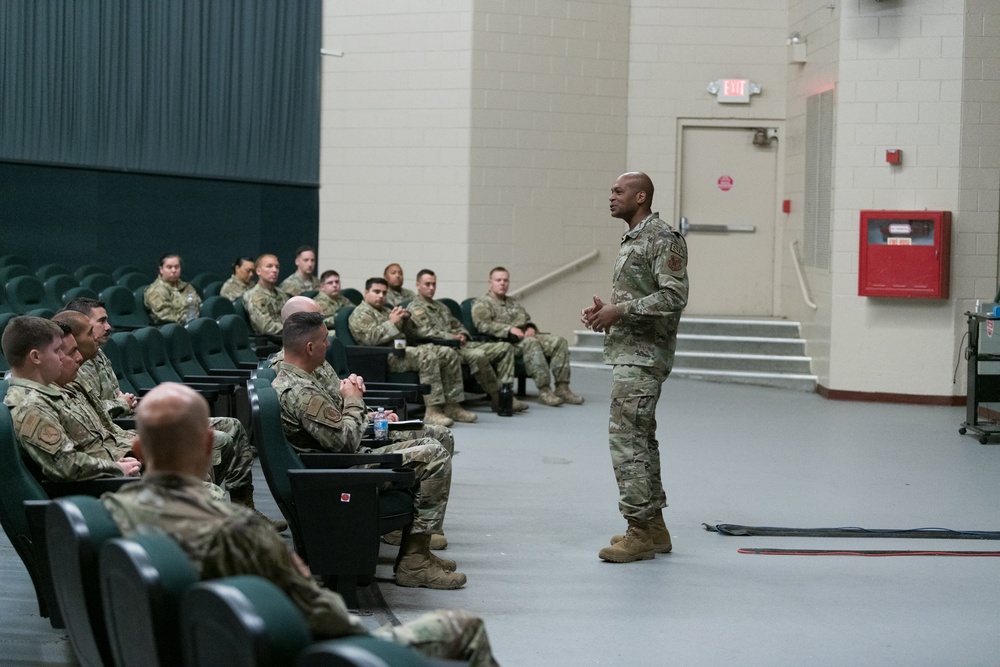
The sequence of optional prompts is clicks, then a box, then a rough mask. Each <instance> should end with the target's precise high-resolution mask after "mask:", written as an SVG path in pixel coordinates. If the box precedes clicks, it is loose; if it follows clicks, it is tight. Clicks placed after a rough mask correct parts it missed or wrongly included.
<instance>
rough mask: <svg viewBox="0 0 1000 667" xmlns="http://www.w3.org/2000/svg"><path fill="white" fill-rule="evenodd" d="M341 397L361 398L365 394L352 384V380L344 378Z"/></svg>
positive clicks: (341, 385)
mask: <svg viewBox="0 0 1000 667" xmlns="http://www.w3.org/2000/svg"><path fill="white" fill-rule="evenodd" d="M340 395H341V396H343V397H344V398H361V397H362V396H364V392H363V391H361V389H359V388H358V385H356V384H354V383H353V382H351V378H344V379H343V380H341V381H340Z"/></svg>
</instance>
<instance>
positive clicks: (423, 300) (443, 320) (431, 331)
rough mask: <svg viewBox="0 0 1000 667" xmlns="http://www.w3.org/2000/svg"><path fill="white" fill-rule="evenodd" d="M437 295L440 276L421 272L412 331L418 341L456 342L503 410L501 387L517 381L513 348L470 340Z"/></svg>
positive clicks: (518, 407)
mask: <svg viewBox="0 0 1000 667" xmlns="http://www.w3.org/2000/svg"><path fill="white" fill-rule="evenodd" d="M436 293H437V276H436V275H434V272H433V271H431V270H430V269H421V270H420V272H419V273H417V296H416V297H414V298H413V300H412V301H410V304H409V305H408V306H407V307H406V310H407V312H409V313H410V332H411V333H412V334H413V335H414V336H415V337H416V338H418V339H426V338H443V339H453V340H457V341H458V342H459V343H460V347H459V348H458V354H459V356H460V357H461V359H462V363H464V364H466V365H468V367H469V368H470V369H471V370H472V374H473V376H474V377H475V378H476V382H478V383H479V386H480V387H482V389H483V391H485V392H486V393H487V394H489V396H490V403H491V407H492V408H493V412H497V411H498V410H499V409H500V385H501V384H505V383H508V382H513V381H514V346H513V345H511V344H510V343H507V342H503V341H494V342H475V341H472V340H470V338H471V336H470V335H469V332H468V331H466V329H465V327H463V326H462V323H461V322H459V321H458V320H457V319H455V317H454V316H453V315H452V314H451V311H450V310H448V306H446V305H444V304H443V303H438V302H437V301H435V300H434V295H435V294H436ZM494 365H495V366H496V371H495V372H494V370H493V366H494ZM498 376H499V379H498ZM513 405H514V411H515V412H521V411H522V410H527V409H528V404H527V403H525V402H523V401H519V400H517V399H516V398H515V399H514V403H513Z"/></svg>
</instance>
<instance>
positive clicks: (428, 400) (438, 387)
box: [389, 345, 465, 405]
mask: <svg viewBox="0 0 1000 667" xmlns="http://www.w3.org/2000/svg"><path fill="white" fill-rule="evenodd" d="M389 370H390V371H392V372H394V373H400V372H402V371H417V373H418V374H419V375H420V382H421V384H429V385H430V386H431V393H429V394H427V395H426V396H424V404H425V405H441V404H443V403H461V402H462V400H463V399H464V398H465V390H464V389H463V388H462V364H461V362H460V361H459V358H458V353H457V352H455V350H453V349H452V348H450V347H444V346H442V345H413V346H410V347H407V348H406V354H405V355H403V356H402V357H398V356H396V355H395V354H390V355H389Z"/></svg>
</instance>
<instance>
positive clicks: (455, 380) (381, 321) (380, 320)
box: [348, 303, 465, 405]
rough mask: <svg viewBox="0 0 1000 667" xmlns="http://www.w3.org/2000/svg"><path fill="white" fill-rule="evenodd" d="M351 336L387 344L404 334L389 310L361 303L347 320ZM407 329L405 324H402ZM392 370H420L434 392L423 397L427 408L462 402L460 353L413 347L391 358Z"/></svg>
mask: <svg viewBox="0 0 1000 667" xmlns="http://www.w3.org/2000/svg"><path fill="white" fill-rule="evenodd" d="M348 323H349V324H350V327H351V335H353V336H354V340H356V341H357V342H358V343H359V344H360V345H388V344H390V343H392V341H393V339H394V338H396V337H398V336H401V335H404V331H402V330H400V329H398V328H397V327H396V325H395V324H393V323H392V321H391V320H390V319H389V311H387V310H382V311H378V310H375V309H374V308H372V307H371V306H370V305H368V304H367V303H361V304H360V305H359V306H357V307H356V308H355V309H354V312H353V313H351V317H350V319H349V320H348ZM403 328H404V329H406V328H407V327H406V324H405V323H403ZM389 370H390V371H392V372H394V373H400V372H403V371H417V373H418V374H419V375H420V382H421V383H422V384H429V385H430V387H431V393H429V394H427V395H426V396H424V404H425V405H443V404H445V403H461V402H462V400H463V399H464V398H465V390H464V389H463V386H462V364H461V362H460V361H459V358H458V354H457V353H456V352H455V351H454V350H452V349H451V348H448V347H442V346H440V345H410V346H407V348H406V352H405V353H404V354H403V356H397V355H395V354H390V355H389Z"/></svg>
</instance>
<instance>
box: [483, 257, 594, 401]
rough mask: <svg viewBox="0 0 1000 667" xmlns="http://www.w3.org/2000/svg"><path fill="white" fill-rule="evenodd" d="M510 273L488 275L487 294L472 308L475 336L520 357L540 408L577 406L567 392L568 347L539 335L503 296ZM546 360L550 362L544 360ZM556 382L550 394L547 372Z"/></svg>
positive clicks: (519, 307) (528, 318) (577, 398)
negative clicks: (509, 347)
mask: <svg viewBox="0 0 1000 667" xmlns="http://www.w3.org/2000/svg"><path fill="white" fill-rule="evenodd" d="M508 288H510V273H508V271H507V269H505V268H503V267H502V266H497V267H495V268H494V269H493V270H491V271H490V289H489V291H488V292H487V293H486V294H485V295H484V296H481V297H479V298H477V299H476V300H475V301H474V302H473V304H472V322H473V324H475V325H476V329H477V330H478V331H479V333H483V334H487V335H489V336H493V337H494V338H497V339H499V340H509V341H510V342H512V343H514V345H515V347H517V349H518V350H519V351H520V352H521V354H522V356H523V357H524V368H525V370H526V371H527V372H528V375H529V376H530V377H531V379H532V380H534V381H535V386H537V387H538V400H539V402H541V403H542V404H543V405H551V406H557V405H562V404H563V403H571V404H573V405H579V404H580V403H583V398H582V397H581V396H577V395H576V394H574V393H573V392H572V391H570V388H569V344H568V343H567V342H566V339H565V338H563V337H562V336H557V335H555V334H548V333H542V332H540V331H539V330H538V327H536V326H535V324H534V323H533V322H532V321H531V316H530V315H528V311H527V310H525V309H524V306H522V305H521V304H520V303H518V302H517V300H515V299H513V298H510V297H508V296H507V290H508ZM546 357H548V358H549V359H550V360H546ZM550 370H551V372H552V377H553V378H554V379H555V382H556V389H555V391H552V388H551V384H550V382H549V371H550Z"/></svg>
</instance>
